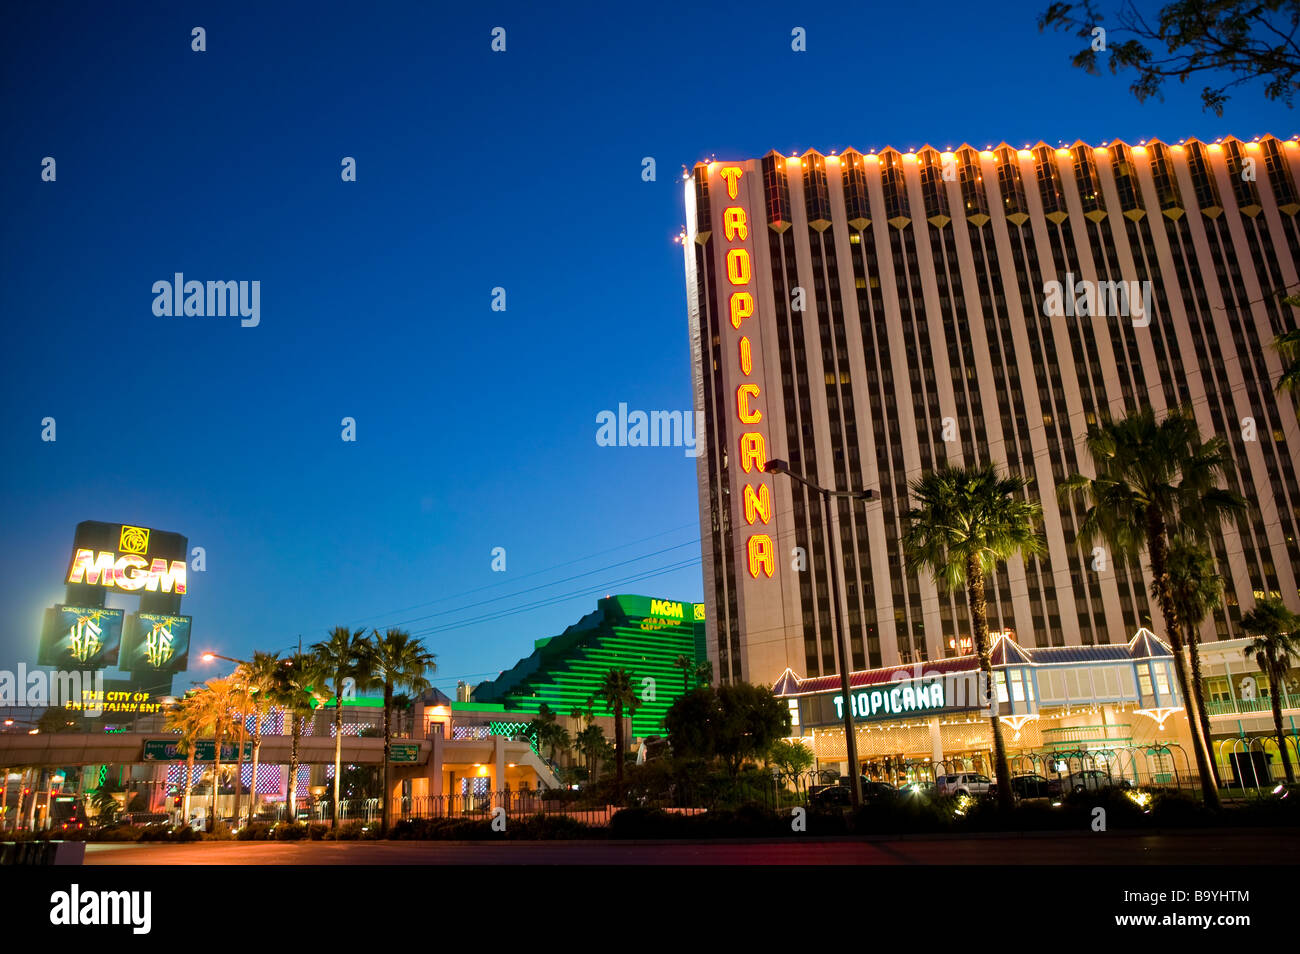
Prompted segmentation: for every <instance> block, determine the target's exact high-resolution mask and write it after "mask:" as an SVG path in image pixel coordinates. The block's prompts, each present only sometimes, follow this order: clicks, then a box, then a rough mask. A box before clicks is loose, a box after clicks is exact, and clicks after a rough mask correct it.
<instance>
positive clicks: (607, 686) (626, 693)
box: [596, 669, 641, 794]
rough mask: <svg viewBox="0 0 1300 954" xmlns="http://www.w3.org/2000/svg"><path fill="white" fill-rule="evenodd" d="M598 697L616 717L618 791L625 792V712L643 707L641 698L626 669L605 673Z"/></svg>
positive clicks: (615, 758)
mask: <svg viewBox="0 0 1300 954" xmlns="http://www.w3.org/2000/svg"><path fill="white" fill-rule="evenodd" d="M596 697H597V698H599V699H600V700H601V701H603V702H604V703H605V709H606V711H608V712H611V713H613V715H614V765H615V778H616V779H617V780H618V790H619V793H620V794H622V791H623V759H624V754H625V753H624V751H623V750H624V747H625V741H624V738H623V712H624V710H627V713H628V715H632V714H634V713H635V712H636V710H637V708H638V707H639V706H640V705H641V698H640V696H638V695H637V694H636V690H635V689H634V688H633V687H632V674H631V673H630V672H628V671H627V670H626V669H611V670H609V671H608V672H606V673H605V677H604V678H603V679H602V680H601V682H600V688H598V689H597V690H596Z"/></svg>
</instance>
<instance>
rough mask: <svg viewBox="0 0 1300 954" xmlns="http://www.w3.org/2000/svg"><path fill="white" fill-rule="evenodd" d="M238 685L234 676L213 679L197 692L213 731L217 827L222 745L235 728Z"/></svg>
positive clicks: (213, 826) (214, 824)
mask: <svg viewBox="0 0 1300 954" xmlns="http://www.w3.org/2000/svg"><path fill="white" fill-rule="evenodd" d="M237 692H238V688H237V686H236V681H235V679H234V677H226V678H222V679H209V680H208V681H207V682H206V683H205V684H204V686H203V688H202V689H200V690H199V692H197V693H196V694H195V696H194V698H195V700H196V703H197V705H198V707H199V712H200V713H201V714H202V718H203V721H204V723H205V725H206V726H207V727H208V729H209V731H210V732H211V733H212V740H213V745H212V824H211V825H210V826H209V828H208V830H209V831H216V829H217V825H218V824H220V821H221V812H220V805H219V802H218V799H219V798H220V797H221V746H222V743H224V742H225V741H226V739H228V738H229V737H230V735H231V734H232V732H233V731H234V728H235V716H234V710H235V708H236V706H237V705H238V702H237V700H236V694H237Z"/></svg>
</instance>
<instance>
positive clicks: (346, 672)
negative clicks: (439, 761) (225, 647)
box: [311, 626, 366, 828]
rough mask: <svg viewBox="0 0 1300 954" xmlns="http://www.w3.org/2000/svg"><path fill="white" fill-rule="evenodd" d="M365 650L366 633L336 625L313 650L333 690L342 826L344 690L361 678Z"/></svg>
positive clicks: (336, 801)
mask: <svg viewBox="0 0 1300 954" xmlns="http://www.w3.org/2000/svg"><path fill="white" fill-rule="evenodd" d="M365 649H366V631H365V630H364V629H358V630H355V631H353V630H349V629H348V628H347V627H346V626H335V627H334V628H333V629H332V630H330V634H329V638H328V639H326V640H324V641H323V642H319V643H317V644H316V645H315V646H313V647H312V648H311V650H312V652H313V653H315V654H316V659H317V661H318V662H319V663H320V665H321V667H322V668H323V669H324V670H325V671H326V672H328V673H329V680H330V688H331V689H333V691H334V808H333V815H334V823H333V827H334V828H338V826H339V787H340V786H341V785H342V783H343V691H344V686H345V685H346V684H347V681H348V680H349V679H351V680H353V681H354V684H355V680H357V679H358V678H359V677H360V676H361V675H362V673H361V659H362V657H363V656H364V654H365Z"/></svg>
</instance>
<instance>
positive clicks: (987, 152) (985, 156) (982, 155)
mask: <svg viewBox="0 0 1300 954" xmlns="http://www.w3.org/2000/svg"><path fill="white" fill-rule="evenodd" d="M980 158H981V159H992V158H993V153H992V152H991V151H990V150H988V149H985V150H984V151H983V152H981V153H980Z"/></svg>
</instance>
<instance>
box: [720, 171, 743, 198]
mask: <svg viewBox="0 0 1300 954" xmlns="http://www.w3.org/2000/svg"><path fill="white" fill-rule="evenodd" d="M718 174H719V175H720V176H722V178H723V179H724V180H726V183H727V197H728V198H732V199H734V198H735V197H736V196H738V195H739V194H740V166H727V167H726V168H725V169H723V170H722V172H720V173H718Z"/></svg>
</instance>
